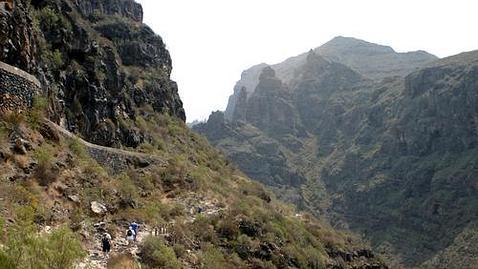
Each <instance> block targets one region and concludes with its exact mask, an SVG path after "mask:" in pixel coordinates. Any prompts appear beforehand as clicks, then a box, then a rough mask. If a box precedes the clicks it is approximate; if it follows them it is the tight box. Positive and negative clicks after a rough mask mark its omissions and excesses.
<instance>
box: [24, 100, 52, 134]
mask: <svg viewBox="0 0 478 269" xmlns="http://www.w3.org/2000/svg"><path fill="white" fill-rule="evenodd" d="M47 108H48V100H47V99H46V98H44V97H41V96H37V97H35V98H34V99H33V104H32V108H31V109H30V111H29V112H28V115H27V122H28V124H29V125H30V127H31V128H33V129H39V128H40V126H41V123H42V122H43V121H44V119H45V113H46V110H47Z"/></svg>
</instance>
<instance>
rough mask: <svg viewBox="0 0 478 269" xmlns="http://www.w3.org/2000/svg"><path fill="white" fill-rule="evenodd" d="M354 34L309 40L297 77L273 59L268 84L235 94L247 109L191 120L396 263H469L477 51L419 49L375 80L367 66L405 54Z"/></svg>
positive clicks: (237, 158)
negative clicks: (313, 46) (317, 45)
mask: <svg viewBox="0 0 478 269" xmlns="http://www.w3.org/2000/svg"><path fill="white" fill-rule="evenodd" d="M345 41H347V40H345ZM352 41H353V42H352V43H350V42H348V41H347V42H345V44H344V40H343V38H338V39H334V40H333V41H331V42H330V43H328V44H326V45H324V46H323V47H322V48H321V49H318V51H319V52H314V51H311V52H309V53H308V54H307V55H306V56H305V60H304V61H303V62H302V64H301V65H300V66H299V67H297V68H296V69H295V72H294V74H293V77H292V78H288V79H282V80H281V79H280V77H281V76H280V71H277V70H276V76H278V77H279V78H276V79H277V81H276V82H274V83H275V84H274V85H275V86H271V88H269V89H268V90H267V91H264V90H263V86H262V85H261V84H262V83H263V81H261V79H260V78H259V83H258V84H257V86H256V88H255V89H254V91H252V92H251V93H250V94H249V95H248V96H246V97H242V96H241V98H238V99H237V100H242V101H240V102H237V100H236V107H237V108H238V109H237V111H239V112H240V111H244V112H241V113H239V115H242V116H237V115H238V113H230V114H231V115H236V116H233V117H231V118H226V119H225V120H222V119H220V118H219V117H217V116H214V117H211V118H210V119H209V121H208V122H207V123H205V124H199V125H197V126H195V129H196V130H198V131H199V132H201V133H203V134H205V135H206V136H207V137H208V138H209V140H210V141H211V142H212V143H213V144H214V145H216V146H217V147H219V148H220V149H221V150H223V151H224V152H225V154H226V155H227V156H228V157H229V158H231V160H233V161H234V162H235V163H236V164H237V165H238V166H239V167H240V168H241V169H242V170H243V171H244V172H246V173H247V174H248V175H250V176H251V177H252V178H255V179H256V180H258V181H261V182H263V183H265V184H268V185H270V186H272V187H273V188H274V190H275V191H276V192H277V193H278V194H279V196H281V198H283V199H285V200H289V201H293V202H295V203H296V204H297V205H299V206H300V207H302V208H305V209H308V210H310V211H311V212H314V214H316V215H318V216H326V217H327V218H328V219H329V220H330V221H331V222H332V223H333V224H334V225H336V226H337V227H340V226H341V227H346V228H350V229H352V230H353V231H355V232H358V233H360V234H363V235H364V236H365V237H366V238H368V239H369V240H371V241H372V243H373V245H374V247H375V249H376V250H378V251H380V252H382V253H384V254H385V255H387V256H388V257H389V258H390V259H391V260H393V261H394V262H393V263H392V266H393V267H394V268H400V267H404V268H433V267H434V266H436V267H437V268H438V267H440V268H474V265H476V262H477V261H476V257H477V256H478V253H476V252H474V251H473V250H472V249H470V248H467V249H468V250H469V251H471V252H470V253H468V254H464V252H463V248H465V247H466V246H468V245H469V244H470V242H469V241H467V239H465V238H468V240H472V239H471V238H473V236H470V235H472V234H475V233H476V232H477V231H476V229H475V228H474V227H475V226H476V225H475V224H476V222H477V221H478V219H477V215H476V210H477V205H478V204H477V201H476V197H477V191H478V190H477V188H476V180H475V179H476V177H477V174H476V171H477V170H476V166H477V163H478V159H477V156H478V154H477V153H478V152H477V150H478V149H477V145H478V144H477V142H478V136H477V128H476V126H477V124H476V122H477V115H478V114H477V113H478V110H477V107H478V106H477V102H478V99H477V97H478V96H477V93H476V89H477V81H476V80H477V78H478V74H477V73H476V71H477V68H478V65H477V60H478V53H477V52H470V53H465V54H461V55H457V56H453V57H450V58H446V59H443V60H438V61H432V62H429V63H425V62H426V61H423V58H422V59H421V60H420V58H421V56H423V55H428V54H426V53H422V52H417V53H416V55H415V56H414V57H412V58H414V59H415V60H417V59H418V60H417V61H415V60H413V61H409V62H408V64H407V65H406V66H405V65H404V66H402V67H404V68H399V69H400V70H399V71H394V70H395V68H396V67H397V66H398V67H400V66H401V64H400V65H396V66H395V67H393V68H391V69H389V70H388V71H387V72H386V73H387V74H395V72H396V76H392V77H388V78H383V79H380V80H376V79H375V78H374V76H375V75H377V74H378V73H376V72H375V73H374V72H372V73H374V74H375V75H367V74H369V71H370V70H369V71H366V70H365V71H364V70H362V69H363V68H362V67H365V66H367V68H373V67H374V64H373V62H374V61H378V59H380V57H379V54H383V55H384V59H385V60H384V61H385V62H388V61H389V60H390V59H391V58H395V57H402V56H403V57H404V59H407V58H408V57H409V55H396V56H393V57H391V58H390V57H389V56H390V55H391V53H394V52H393V50H391V49H390V48H388V47H378V48H377V47H376V46H373V45H371V44H370V43H366V42H361V41H356V40H352ZM354 43H356V46H357V47H354V46H353V44H354ZM337 44H342V45H340V46H339V45H337ZM334 46H335V48H334V49H332V48H333V47H334ZM320 51H322V52H321V53H324V51H333V52H334V53H339V56H340V57H339V56H338V57H335V59H336V60H338V61H340V62H335V61H334V60H332V57H330V55H329V56H323V55H320ZM350 51H360V53H359V55H360V57H352V58H350V57H349V56H350V55H349V53H350ZM370 51H372V52H373V53H370ZM341 53H343V55H341ZM370 55H373V59H374V60H373V61H371V60H370V59H369V58H368V57H371V56H370ZM417 55H418V56H417ZM420 55H421V56H420ZM425 58H426V59H432V58H433V57H430V56H429V55H428V56H426V57H425ZM292 59H293V61H296V60H297V59H296V58H292ZM365 59H369V60H365ZM417 62H420V65H422V67H421V68H419V69H417V70H416V71H413V72H411V71H412V70H414V69H415V68H416V64H417ZM371 63H372V64H371ZM269 69H270V68H268V67H266V69H263V70H264V71H263V74H264V73H266V74H269V73H271V71H270V70H269ZM272 69H274V66H272ZM376 70H380V69H376ZM406 70H408V71H406ZM407 72H411V73H408V74H407ZM380 76H381V75H380ZM284 85H285V86H284ZM273 87H275V88H276V90H273V89H272V88H273ZM266 88H267V87H266ZM284 89H287V90H284ZM256 93H257V94H256ZM273 106H275V107H273ZM234 112H235V111H234ZM216 114H217V113H216ZM216 114H215V115H216ZM244 115H245V116H244ZM284 115H287V117H285V116H284ZM221 120H222V121H221ZM217 126H221V128H217ZM298 130H300V131H298ZM259 141H260V142H259ZM264 141H267V143H265V142H264ZM264 144H267V145H269V146H268V147H266V146H264ZM277 166H280V167H278V168H275V169H266V168H271V167H277ZM257 171H265V172H261V173H258V172H257ZM284 175H288V176H287V177H284ZM284 178H288V180H283V179H284ZM291 182H292V183H293V184H291ZM464 234H467V236H468V237H466V236H464ZM443 255H446V257H443ZM464 256H467V258H466V260H462V258H463V257H464Z"/></svg>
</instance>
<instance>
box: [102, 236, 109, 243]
mask: <svg viewBox="0 0 478 269" xmlns="http://www.w3.org/2000/svg"><path fill="white" fill-rule="evenodd" d="M101 242H102V243H103V245H107V244H109V243H110V240H109V239H108V237H106V236H104V237H103V239H101Z"/></svg>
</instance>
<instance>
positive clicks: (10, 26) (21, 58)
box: [0, 1, 36, 72]
mask: <svg viewBox="0 0 478 269" xmlns="http://www.w3.org/2000/svg"><path fill="white" fill-rule="evenodd" d="M0 4H1V6H0V60H1V61H3V62H6V63H8V64H11V65H14V66H17V67H19V68H21V69H23V70H25V71H27V72H32V71H33V70H34V68H35V67H36V58H35V52H36V42H35V37H34V33H33V32H32V31H31V25H32V20H33V19H32V16H30V15H29V14H28V12H27V6H28V5H27V4H26V3H25V2H23V1H15V5H7V3H5V2H2V3H0ZM11 7H12V8H11Z"/></svg>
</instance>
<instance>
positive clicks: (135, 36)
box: [0, 0, 388, 269]
mask: <svg viewBox="0 0 478 269" xmlns="http://www.w3.org/2000/svg"><path fill="white" fill-rule="evenodd" d="M160 12H168V11H166V10H159V11H158V13H160ZM142 14H143V13H142V7H141V6H140V5H139V4H137V3H136V2H134V1H133V0H102V1H98V0H81V1H76V0H32V1H30V0H6V1H0V25H1V27H0V33H1V35H0V205H1V207H0V208H1V210H0V230H1V231H2V236H0V268H8V269H23V268H39V269H43V268H44V269H47V268H48V269H67V268H75V269H83V268H98V269H106V268H108V269H119V268H121V269H124V268H134V269H137V268H169V269H177V268H208V269H210V268H211V269H212V268H334V269H352V268H355V269H385V268H388V267H387V265H386V264H385V263H384V262H383V261H382V259H381V258H380V257H379V256H378V255H377V254H376V253H374V252H373V251H371V250H370V247H369V246H368V245H367V243H366V242H363V241H362V240H360V239H359V238H357V237H356V236H354V235H352V234H350V233H348V232H345V231H338V230H335V229H333V228H332V227H331V226H330V225H329V224H327V223H326V222H324V221H322V220H320V219H319V218H316V217H313V216H311V215H310V214H306V213H304V212H299V211H297V210H295V209H294V208H293V207H292V206H290V205H287V204H284V203H283V202H280V201H279V200H277V199H276V198H275V196H274V195H273V194H272V193H271V192H270V191H269V190H268V189H267V188H265V187H264V186H263V185H261V184H259V183H256V182H253V181H251V180H250V179H249V178H248V177H247V176H245V175H244V174H243V173H242V172H240V171H239V170H238V169H237V168H235V166H234V165H233V164H231V163H230V162H229V161H228V160H226V159H225V158H224V157H223V155H222V154H221V153H220V152H218V151H217V150H216V149H214V148H213V147H212V146H210V145H209V144H208V142H207V141H206V139H205V138H204V137H202V136H200V135H198V134H195V133H193V132H192V131H190V130H189V129H188V128H187V126H186V124H185V112H184V109H183V107H182V102H181V100H180V98H179V95H178V93H177V85H176V83H175V82H174V81H172V80H171V79H170V72H171V66H172V65H171V58H170V56H169V53H168V51H167V50H166V46H165V44H164V43H163V41H162V39H161V37H159V36H158V35H156V34H155V33H154V32H153V31H152V30H151V29H150V28H149V27H148V26H146V25H144V24H143V23H142V17H143V15H142ZM271 71H272V70H269V73H267V74H266V75H264V79H268V80H269V81H268V82H266V83H264V88H265V92H264V94H269V91H270V90H273V89H275V87H274V85H275V84H274V83H276V81H275V80H274V79H273V72H271ZM284 98H285V97H284ZM133 221H136V222H138V223H139V224H140V228H139V233H138V234H137V238H135V239H136V241H135V242H130V241H127V240H126V230H127V229H128V226H129V225H130V223H132V222H133ZM106 232H108V233H109V234H110V235H111V240H110V241H111V243H112V251H111V253H110V255H109V256H108V255H104V254H103V253H101V252H102V251H101V247H102V244H103V239H105V238H107V237H105V233H106Z"/></svg>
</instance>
